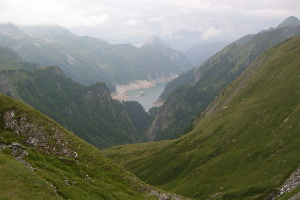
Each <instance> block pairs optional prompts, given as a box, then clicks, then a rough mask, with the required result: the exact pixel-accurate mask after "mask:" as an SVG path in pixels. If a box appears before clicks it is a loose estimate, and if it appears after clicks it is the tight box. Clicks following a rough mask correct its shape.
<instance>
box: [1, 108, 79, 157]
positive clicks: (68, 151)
mask: <svg viewBox="0 0 300 200" xmlns="http://www.w3.org/2000/svg"><path fill="white" fill-rule="evenodd" d="M3 121H4V123H5V129H7V130H10V131H12V132H15V133H17V134H18V135H22V136H25V140H26V142H27V143H28V144H30V145H31V146H34V147H37V149H38V150H42V151H44V152H45V153H48V154H53V155H63V156H67V157H72V158H78V154H77V152H76V151H74V150H73V149H72V148H70V147H69V145H68V143H69V141H67V140H66V139H63V138H65V133H64V131H63V130H60V129H58V128H56V127H51V129H50V130H46V128H45V127H43V126H42V125H41V124H38V122H32V121H30V120H29V119H28V118H27V117H26V116H22V117H20V118H16V117H15V111H14V110H10V111H6V112H5V113H4V114H3ZM12 146H13V147H16V148H21V149H22V146H20V145H12ZM13 147H12V148H13ZM18 152H19V151H16V153H15V154H16V156H17V154H19V155H18V156H21V157H20V158H22V157H24V156H25V155H26V152H24V151H23V152H22V153H18ZM27 154H28V153H27Z"/></svg>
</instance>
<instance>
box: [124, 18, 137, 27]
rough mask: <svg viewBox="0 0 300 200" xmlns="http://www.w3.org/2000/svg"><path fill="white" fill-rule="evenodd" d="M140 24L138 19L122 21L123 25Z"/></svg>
mask: <svg viewBox="0 0 300 200" xmlns="http://www.w3.org/2000/svg"><path fill="white" fill-rule="evenodd" d="M137 24H138V20H134V19H130V20H127V21H124V22H123V23H122V26H136V25H137Z"/></svg>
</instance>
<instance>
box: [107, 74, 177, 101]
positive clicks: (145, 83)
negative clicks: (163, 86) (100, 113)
mask: <svg viewBox="0 0 300 200" xmlns="http://www.w3.org/2000/svg"><path fill="white" fill-rule="evenodd" d="M176 77H178V75H177V74H172V75H171V76H168V77H165V78H160V79H150V80H136V81H132V82H130V83H126V84H117V85H116V92H114V93H112V94H111V97H112V98H113V99H115V100H118V101H127V99H128V94H127V92H129V91H134V90H139V89H145V88H152V87H155V86H156V84H158V83H166V82H169V81H171V80H173V79H175V78H176ZM144 95H145V94H144Z"/></svg>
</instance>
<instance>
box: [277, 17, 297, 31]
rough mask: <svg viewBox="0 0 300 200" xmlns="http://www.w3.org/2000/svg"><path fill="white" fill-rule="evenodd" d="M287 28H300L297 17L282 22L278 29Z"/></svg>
mask: <svg viewBox="0 0 300 200" xmlns="http://www.w3.org/2000/svg"><path fill="white" fill-rule="evenodd" d="M285 26H300V20H299V19H298V18H297V17H295V16H290V17H288V18H286V19H285V20H284V21H283V22H281V23H280V24H279V25H278V26H277V28H282V27H285Z"/></svg>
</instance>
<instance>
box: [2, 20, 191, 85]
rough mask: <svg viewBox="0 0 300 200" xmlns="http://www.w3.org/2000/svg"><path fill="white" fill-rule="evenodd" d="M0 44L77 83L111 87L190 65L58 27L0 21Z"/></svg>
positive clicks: (184, 68)
mask: <svg viewBox="0 0 300 200" xmlns="http://www.w3.org/2000/svg"><path fill="white" fill-rule="evenodd" d="M0 43H1V46H5V47H8V48H10V49H13V50H14V51H16V52H17V53H18V54H19V55H20V57H21V58H22V59H23V60H24V61H28V62H34V63H38V64H39V65H40V66H52V65H55V66H59V67H60V68H61V69H62V70H63V72H64V73H65V74H66V75H67V76H69V77H71V78H72V79H73V80H75V81H77V82H80V83H82V84H93V83H95V82H99V81H101V82H105V83H107V85H108V87H109V88H110V89H111V90H113V85H112V84H113V83H122V82H127V81H133V80H141V79H147V78H148V77H151V78H152V79H155V78H160V77H161V76H169V75H170V74H173V73H176V74H180V73H182V72H183V71H186V70H187V69H190V67H191V66H185V65H180V64H181V63H179V64H174V62H173V61H172V60H170V59H169V58H168V57H166V56H164V55H162V54H161V53H160V52H159V51H158V50H156V49H154V48H147V47H142V48H137V47H134V46H133V45H131V44H117V45H110V44H108V43H107V42H105V41H103V40H100V39H97V38H92V37H88V36H83V37H78V36H76V35H74V34H73V33H71V32H70V31H68V30H66V29H64V28H62V27H59V26H34V27H17V26H15V25H13V24H1V25H0ZM188 64H189V63H188Z"/></svg>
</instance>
